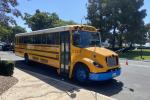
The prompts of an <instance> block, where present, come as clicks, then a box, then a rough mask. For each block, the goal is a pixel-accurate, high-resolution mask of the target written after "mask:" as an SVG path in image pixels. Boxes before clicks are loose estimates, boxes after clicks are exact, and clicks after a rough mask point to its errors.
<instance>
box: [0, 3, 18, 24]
mask: <svg viewBox="0 0 150 100" xmlns="http://www.w3.org/2000/svg"><path fill="white" fill-rule="evenodd" d="M17 5H18V2H17V0H0V23H3V24H5V25H8V24H9V23H11V24H16V22H15V20H14V18H13V17H12V16H8V14H12V15H14V16H16V17H19V16H21V13H20V11H19V10H18V9H16V6H17Z"/></svg>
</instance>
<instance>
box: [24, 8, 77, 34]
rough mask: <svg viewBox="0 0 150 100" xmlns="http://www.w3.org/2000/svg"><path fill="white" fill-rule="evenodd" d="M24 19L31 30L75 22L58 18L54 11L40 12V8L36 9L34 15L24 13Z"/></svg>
mask: <svg viewBox="0 0 150 100" xmlns="http://www.w3.org/2000/svg"><path fill="white" fill-rule="evenodd" d="M24 19H25V21H26V24H27V25H28V26H29V27H30V28H31V29H32V31H35V30H41V29H47V28H53V27H57V26H62V25H67V24H75V23H74V22H73V21H64V20H62V19H60V18H59V16H58V15H57V14H56V13H48V12H41V11H40V10H36V13H35V14H34V15H30V14H27V13H26V14H25V17H24Z"/></svg>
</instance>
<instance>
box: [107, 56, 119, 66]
mask: <svg viewBox="0 0 150 100" xmlns="http://www.w3.org/2000/svg"><path fill="white" fill-rule="evenodd" d="M106 62H107V64H108V66H109V67H114V66H117V65H118V57H115V56H113V57H107V58H106Z"/></svg>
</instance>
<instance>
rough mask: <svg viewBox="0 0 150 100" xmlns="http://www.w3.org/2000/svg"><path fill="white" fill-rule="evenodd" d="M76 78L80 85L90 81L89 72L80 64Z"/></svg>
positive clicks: (75, 74)
mask: <svg viewBox="0 0 150 100" xmlns="http://www.w3.org/2000/svg"><path fill="white" fill-rule="evenodd" d="M74 78H75V80H77V81H78V82H79V83H80V84H83V83H87V82H88V79H89V70H88V68H87V67H86V66H84V65H82V64H80V65H78V66H77V68H76V69H75V72H74Z"/></svg>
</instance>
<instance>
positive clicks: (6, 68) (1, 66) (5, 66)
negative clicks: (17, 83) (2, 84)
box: [0, 61, 14, 76]
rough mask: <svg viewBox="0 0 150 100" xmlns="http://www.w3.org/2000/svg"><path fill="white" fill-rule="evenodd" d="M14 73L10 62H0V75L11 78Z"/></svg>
mask: <svg viewBox="0 0 150 100" xmlns="http://www.w3.org/2000/svg"><path fill="white" fill-rule="evenodd" d="M13 72H14V64H13V63H12V62H7V61H0V75H4V76H12V75H13Z"/></svg>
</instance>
